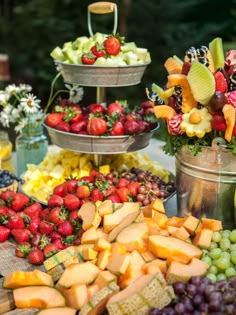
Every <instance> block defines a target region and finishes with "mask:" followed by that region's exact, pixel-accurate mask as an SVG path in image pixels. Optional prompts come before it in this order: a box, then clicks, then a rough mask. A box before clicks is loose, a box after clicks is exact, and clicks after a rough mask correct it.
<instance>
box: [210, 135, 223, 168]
mask: <svg viewBox="0 0 236 315" xmlns="http://www.w3.org/2000/svg"><path fill="white" fill-rule="evenodd" d="M225 145H226V142H225V140H224V139H223V138H220V137H217V138H214V139H213V140H212V143H211V147H212V149H213V150H215V151H216V161H215V163H216V164H222V159H221V147H223V146H225Z"/></svg>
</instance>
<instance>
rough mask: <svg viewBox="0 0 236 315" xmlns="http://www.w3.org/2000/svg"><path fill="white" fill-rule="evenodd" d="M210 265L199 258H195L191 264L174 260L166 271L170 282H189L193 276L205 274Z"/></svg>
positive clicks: (167, 279)
mask: <svg viewBox="0 0 236 315" xmlns="http://www.w3.org/2000/svg"><path fill="white" fill-rule="evenodd" d="M208 268H209V265H208V264H207V263H206V262H205V261H202V260H200V259H198V258H195V257H194V258H193V259H192V260H191V262H190V263H189V264H182V263H180V262H178V261H172V262H171V264H170V265H169V267H168V269H167V272H166V281H167V282H168V283H169V284H173V283H175V282H179V281H180V282H187V281H188V280H189V279H190V278H191V277H193V276H204V275H205V274H206V272H207V269H208Z"/></svg>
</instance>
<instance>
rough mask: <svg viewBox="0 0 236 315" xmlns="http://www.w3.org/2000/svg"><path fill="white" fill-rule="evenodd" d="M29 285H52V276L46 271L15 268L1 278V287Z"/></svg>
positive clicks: (11, 287)
mask: <svg viewBox="0 0 236 315" xmlns="http://www.w3.org/2000/svg"><path fill="white" fill-rule="evenodd" d="M29 285H46V286H53V280H52V276H50V275H49V274H47V273H46V272H43V271H40V270H38V269H35V270H33V271H20V270H16V271H13V272H11V273H9V274H7V275H6V276H5V277H4V278H3V284H2V286H3V288H6V289H15V288H19V287H25V286H29Z"/></svg>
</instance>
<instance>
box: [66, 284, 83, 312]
mask: <svg viewBox="0 0 236 315" xmlns="http://www.w3.org/2000/svg"><path fill="white" fill-rule="evenodd" d="M62 294H63V295H64V296H65V298H66V305H68V306H70V307H72V308H75V309H78V310H79V309H81V307H82V306H83V305H84V304H86V303H87V302H88V299H89V298H88V290H87V285H86V284H79V283H75V284H73V285H72V286H71V287H70V288H69V289H66V288H63V287H62Z"/></svg>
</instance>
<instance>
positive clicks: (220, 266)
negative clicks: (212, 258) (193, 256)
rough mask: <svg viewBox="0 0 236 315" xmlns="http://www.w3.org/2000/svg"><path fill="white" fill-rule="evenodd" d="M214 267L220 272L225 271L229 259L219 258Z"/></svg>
mask: <svg viewBox="0 0 236 315" xmlns="http://www.w3.org/2000/svg"><path fill="white" fill-rule="evenodd" d="M215 266H216V267H217V268H218V269H220V270H225V269H227V268H229V266H230V259H228V258H226V257H220V258H218V259H217V261H216V262H215Z"/></svg>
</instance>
